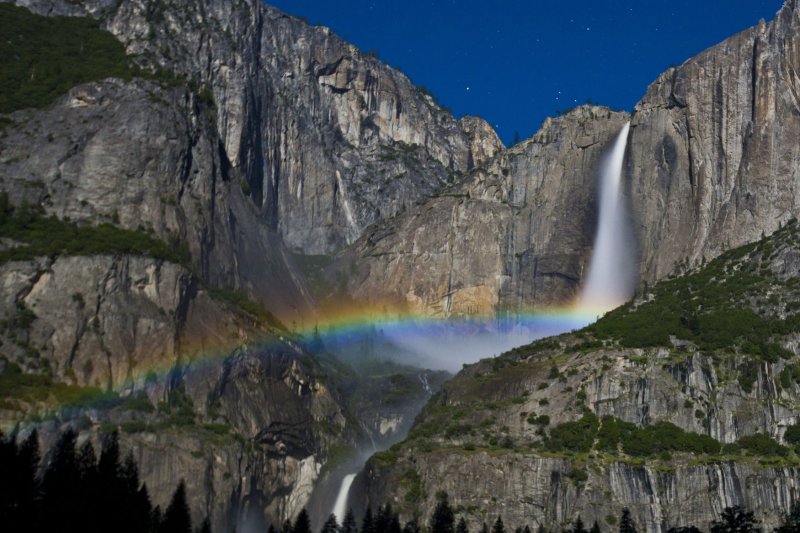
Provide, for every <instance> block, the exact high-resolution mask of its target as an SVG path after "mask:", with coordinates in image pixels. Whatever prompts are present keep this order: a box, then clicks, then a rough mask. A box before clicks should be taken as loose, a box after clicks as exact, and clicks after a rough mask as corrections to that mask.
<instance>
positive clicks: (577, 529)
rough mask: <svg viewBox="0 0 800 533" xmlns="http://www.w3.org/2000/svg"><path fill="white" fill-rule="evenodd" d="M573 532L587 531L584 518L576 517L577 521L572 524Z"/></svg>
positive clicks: (581, 532)
mask: <svg viewBox="0 0 800 533" xmlns="http://www.w3.org/2000/svg"><path fill="white" fill-rule="evenodd" d="M572 533H586V528H585V527H583V520H581V517H580V516H579V517H578V518H576V519H575V523H574V524H573V526H572Z"/></svg>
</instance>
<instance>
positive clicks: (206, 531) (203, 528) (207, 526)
mask: <svg viewBox="0 0 800 533" xmlns="http://www.w3.org/2000/svg"><path fill="white" fill-rule="evenodd" d="M198 533H211V522H210V521H209V520H208V517H205V518H204V519H203V523H202V524H200V529H199V530H198Z"/></svg>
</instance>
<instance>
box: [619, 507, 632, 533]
mask: <svg viewBox="0 0 800 533" xmlns="http://www.w3.org/2000/svg"><path fill="white" fill-rule="evenodd" d="M619 533H636V526H634V525H633V520H632V519H631V512H630V510H628V508H627V507H626V508H625V509H623V510H622V516H621V517H620V520H619Z"/></svg>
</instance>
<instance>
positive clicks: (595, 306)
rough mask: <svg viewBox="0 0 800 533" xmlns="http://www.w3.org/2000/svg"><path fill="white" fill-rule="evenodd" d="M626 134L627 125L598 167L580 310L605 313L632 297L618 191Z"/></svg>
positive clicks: (628, 239)
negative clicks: (590, 244) (591, 240)
mask: <svg viewBox="0 0 800 533" xmlns="http://www.w3.org/2000/svg"><path fill="white" fill-rule="evenodd" d="M629 131H630V122H628V123H626V124H625V126H623V127H622V130H620V132H619V134H618V135H617V138H616V140H615V141H614V145H613V146H612V149H611V151H610V152H609V153H608V154H607V155H606V156H605V158H604V159H603V162H602V164H601V167H600V173H599V187H598V190H599V195H600V209H599V212H598V222H597V232H596V234H595V239H594V250H593V251H592V259H591V262H590V263H589V273H588V275H587V276H586V277H585V278H584V279H585V282H584V285H583V289H582V290H581V294H580V298H579V300H578V305H579V307H581V308H585V309H592V310H597V311H607V310H609V309H613V308H614V307H617V306H619V305H620V304H622V303H624V302H625V301H627V300H628V298H630V297H631V295H632V294H633V287H634V268H633V259H634V253H633V252H634V246H633V238H632V232H631V230H630V227H629V226H628V223H627V217H626V212H625V204H624V202H623V201H622V191H621V182H622V165H623V162H624V160H625V149H626V148H627V145H628V132H629Z"/></svg>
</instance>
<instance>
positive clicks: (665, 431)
mask: <svg viewBox="0 0 800 533" xmlns="http://www.w3.org/2000/svg"><path fill="white" fill-rule="evenodd" d="M793 432H796V433H797V434H798V435H800V430H793ZM793 434H794V433H793ZM797 438H798V439H800V437H797ZM787 440H788V439H787ZM544 449H545V450H547V451H550V452H561V453H564V452H566V453H571V454H577V453H588V452H590V451H592V450H596V451H600V452H603V453H606V454H609V455H618V454H619V453H620V452H622V453H624V454H625V455H629V456H632V457H660V458H662V459H666V460H669V459H670V457H671V456H670V453H671V452H684V453H691V454H694V455H711V456H713V455H718V454H721V453H727V454H738V453H740V451H742V450H744V451H747V452H748V453H749V454H750V455H754V456H758V457H787V456H788V454H789V448H787V447H786V446H782V445H781V444H779V443H777V442H776V441H775V440H773V439H772V438H771V437H769V435H765V434H761V433H756V434H755V435H749V436H746V437H742V438H741V439H739V442H738V443H737V445H726V446H724V447H723V446H722V444H721V443H720V442H719V441H717V440H715V439H713V438H711V437H709V436H707V435H700V434H697V433H693V432H690V431H684V430H682V429H681V428H679V427H678V426H676V425H675V424H672V423H670V422H656V423H655V424H652V425H649V426H644V427H640V426H637V425H636V424H632V423H630V422H624V421H622V420H619V419H617V418H614V417H611V416H604V417H602V418H598V417H597V416H596V415H594V414H592V413H587V414H585V415H583V417H581V419H580V420H576V421H574V422H565V423H563V424H559V425H557V426H555V427H554V428H553V429H552V430H551V431H550V436H549V438H547V439H546V440H545V442H544Z"/></svg>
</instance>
